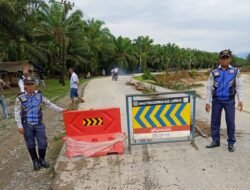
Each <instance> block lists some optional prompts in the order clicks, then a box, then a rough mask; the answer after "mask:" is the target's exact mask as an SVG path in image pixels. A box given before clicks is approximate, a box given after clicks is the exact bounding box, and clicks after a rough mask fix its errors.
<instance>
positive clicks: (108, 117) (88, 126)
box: [64, 108, 123, 157]
mask: <svg viewBox="0 0 250 190" xmlns="http://www.w3.org/2000/svg"><path fill="white" fill-rule="evenodd" d="M64 123H65V128H66V135H67V137H69V138H72V139H74V140H76V141H78V142H79V144H81V142H86V143H89V142H90V143H93V146H96V144H98V143H100V144H101V143H103V142H107V141H110V142H111V141H114V140H115V139H116V136H117V134H121V133H122V130H121V119H120V109H119V108H109V109H100V110H88V111H66V112H64ZM66 139H67V138H66ZM66 145H67V142H66ZM71 145H72V143H71ZM75 147H77V146H75ZM81 148H83V147H81ZM75 149H76V148H75ZM76 152H78V153H79V154H81V153H82V152H84V150H83V149H81V151H77V150H74V146H70V145H67V151H66V155H67V156H68V157H71V156H74V155H76ZM108 154H123V144H122V141H119V142H115V143H114V144H112V145H110V146H108V147H105V148H104V149H103V150H99V151H97V152H95V153H94V154H93V155H92V156H103V155H108Z"/></svg>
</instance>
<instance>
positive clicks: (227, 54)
mask: <svg viewBox="0 0 250 190" xmlns="http://www.w3.org/2000/svg"><path fill="white" fill-rule="evenodd" d="M231 56H232V52H231V51H230V50H229V49H225V50H222V51H221V52H220V53H219V58H222V57H231Z"/></svg>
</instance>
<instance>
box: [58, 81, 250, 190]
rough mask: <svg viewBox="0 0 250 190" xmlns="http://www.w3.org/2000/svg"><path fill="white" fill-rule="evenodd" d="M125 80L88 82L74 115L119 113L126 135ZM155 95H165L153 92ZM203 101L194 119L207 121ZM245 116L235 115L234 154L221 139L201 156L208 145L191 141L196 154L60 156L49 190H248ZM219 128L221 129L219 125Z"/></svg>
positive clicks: (161, 147) (168, 148) (150, 151)
mask: <svg viewBox="0 0 250 190" xmlns="http://www.w3.org/2000/svg"><path fill="white" fill-rule="evenodd" d="M129 79H130V77H129V76H122V77H120V78H119V80H118V81H117V82H115V81H111V79H110V78H109V77H107V78H99V79H94V80H91V81H90V83H89V84H88V85H87V87H86V89H85V93H84V98H85V99H86V103H84V104H81V105H80V107H79V109H84V110H85V109H90V108H94V109H98V108H108V107H120V109H121V119H122V128H123V131H125V132H126V131H127V126H126V109H125V94H135V93H138V92H136V91H135V90H134V89H133V88H132V87H131V86H126V85H125V83H126V82H127V81H128V80H129ZM156 90H157V91H158V92H160V91H166V89H163V88H159V87H157V88H156ZM204 103H205V102H204V100H202V99H199V100H198V101H197V118H199V119H203V120H208V119H209V117H210V116H209V114H207V113H205V111H204ZM249 116H250V115H249V113H247V112H243V113H238V112H237V116H236V117H237V121H236V124H237V145H236V152H234V153H229V152H228V150H227V142H226V136H223V137H222V141H221V144H222V145H221V147H219V148H216V149H213V150H207V149H205V148H204V147H205V145H206V144H208V143H209V141H210V139H205V138H202V137H197V138H196V145H197V147H198V150H196V149H195V148H194V147H193V146H191V145H190V143H189V142H180V143H164V144H154V145H143V146H133V147H132V153H131V154H129V153H128V150H127V141H125V142H124V146H125V154H124V155H121V156H119V155H110V156H103V157H98V158H87V159H81V158H79V157H78V158H73V159H71V160H68V159H67V158H66V157H65V147H64V148H63V149H62V151H61V155H60V156H59V158H58V161H57V164H56V167H55V170H56V172H57V175H56V178H55V180H54V183H53V189H55V190H59V189H60V190H64V189H65V190H66V189H67V190H68V189H74V190H82V189H89V190H99V189H102V190H166V189H170V190H177V189H179V190H180V189H183V190H184V189H185V190H189V189H190V190H196V189H197V190H200V189H203V190H210V189H218V190H223V189H226V190H231V189H240V190H247V189H249V187H250V180H249V176H250V164H249V163H250V146H249V143H250V132H249V124H248V118H249ZM222 128H225V124H223V126H222Z"/></svg>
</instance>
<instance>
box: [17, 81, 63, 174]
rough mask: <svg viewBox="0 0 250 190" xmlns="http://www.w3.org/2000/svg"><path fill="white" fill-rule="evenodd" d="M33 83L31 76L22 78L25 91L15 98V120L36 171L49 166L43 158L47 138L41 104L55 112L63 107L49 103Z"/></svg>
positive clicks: (60, 110)
mask: <svg viewBox="0 0 250 190" xmlns="http://www.w3.org/2000/svg"><path fill="white" fill-rule="evenodd" d="M35 84H36V82H35V79H34V78H32V77H26V78H25V79H24V88H25V91H24V92H23V93H20V94H19V95H18V96H17V98H16V103H15V120H16V123H17V125H18V131H19V133H20V134H23V135H24V139H25V143H26V146H27V149H28V151H29V154H30V156H31V159H32V161H33V167H34V170H35V171H36V170H39V169H41V167H43V168H48V167H49V163H48V162H47V161H46V160H45V155H46V149H47V138H46V133H45V126H44V124H43V123H42V117H43V110H42V105H45V106H46V107H48V108H51V109H53V110H55V111H57V112H62V111H63V110H64V109H63V108H60V107H58V106H56V105H55V104H53V103H51V102H50V101H49V100H48V99H47V98H46V97H44V96H43V94H42V93H41V92H40V91H36V90H35V87H36V85H35ZM36 143H37V145H38V155H39V158H38V155H37V151H36Z"/></svg>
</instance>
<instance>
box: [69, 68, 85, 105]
mask: <svg viewBox="0 0 250 190" xmlns="http://www.w3.org/2000/svg"><path fill="white" fill-rule="evenodd" d="M69 73H70V75H71V77H70V99H71V102H72V104H74V98H75V97H76V98H78V99H79V100H80V101H81V102H84V99H83V98H82V97H79V95H78V88H79V80H78V76H77V74H76V73H75V72H74V69H73V68H69Z"/></svg>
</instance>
